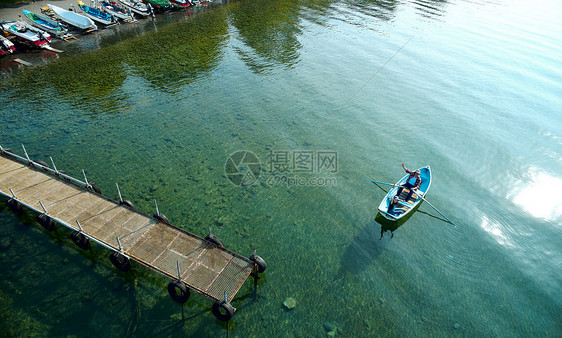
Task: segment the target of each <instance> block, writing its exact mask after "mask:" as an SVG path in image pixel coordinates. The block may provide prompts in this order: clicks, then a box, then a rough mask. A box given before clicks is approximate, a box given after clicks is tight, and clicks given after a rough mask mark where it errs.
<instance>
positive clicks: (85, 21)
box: [47, 4, 98, 31]
mask: <svg viewBox="0 0 562 338" xmlns="http://www.w3.org/2000/svg"><path fill="white" fill-rule="evenodd" d="M47 7H49V9H50V10H52V11H53V13H55V16H56V17H57V18H59V19H61V21H64V22H66V23H67V24H69V25H71V26H74V27H77V28H80V29H83V30H88V31H92V30H96V29H98V26H96V24H95V23H94V22H93V21H92V19H90V18H88V17H86V16H84V15H82V14H78V13H75V12H71V11H67V10H66V9H63V8H60V7H58V6H55V5H51V4H47Z"/></svg>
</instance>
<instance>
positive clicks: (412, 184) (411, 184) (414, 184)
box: [396, 162, 421, 202]
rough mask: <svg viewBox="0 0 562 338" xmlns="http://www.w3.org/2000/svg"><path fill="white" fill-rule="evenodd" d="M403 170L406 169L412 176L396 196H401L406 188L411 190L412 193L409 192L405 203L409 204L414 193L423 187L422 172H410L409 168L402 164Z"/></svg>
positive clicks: (417, 170)
mask: <svg viewBox="0 0 562 338" xmlns="http://www.w3.org/2000/svg"><path fill="white" fill-rule="evenodd" d="M402 168H404V170H405V171H406V172H407V173H408V174H410V176H408V178H407V179H406V183H404V184H403V185H402V186H401V187H400V188H398V192H397V193H396V196H400V194H401V193H402V190H404V188H408V189H410V192H408V196H406V198H405V199H404V201H406V202H407V201H408V200H409V199H410V197H412V194H413V193H414V191H415V190H418V189H419V188H420V185H421V178H420V170H419V169H416V170H408V168H406V166H405V165H404V162H402Z"/></svg>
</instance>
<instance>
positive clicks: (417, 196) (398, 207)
mask: <svg viewBox="0 0 562 338" xmlns="http://www.w3.org/2000/svg"><path fill="white" fill-rule="evenodd" d="M419 171H420V178H421V184H420V187H419V189H418V190H416V191H415V192H413V193H412V195H411V197H410V198H408V199H407V200H406V198H407V197H408V193H409V191H410V190H409V189H408V188H403V189H402V191H401V193H400V196H398V200H395V201H396V202H393V198H394V197H395V196H396V194H397V193H398V190H399V189H400V187H401V186H402V185H404V184H405V183H406V180H407V179H408V177H409V176H410V175H408V174H407V175H405V176H404V177H402V178H401V179H400V180H399V181H398V182H396V184H395V185H394V186H393V187H392V189H390V190H389V191H388V193H387V194H386V196H385V197H384V199H383V200H382V201H381V203H380V205H379V212H380V213H381V215H383V216H384V217H385V218H386V219H389V220H391V221H397V220H399V219H401V218H403V217H405V216H406V215H408V214H409V213H410V212H412V210H414V209H415V208H416V207H417V206H418V204H420V203H421V201H422V200H423V199H422V197H423V196H425V194H427V191H428V190H429V186H430V185H431V168H430V167H429V166H427V167H423V168H420V169H419ZM389 209H390V210H389Z"/></svg>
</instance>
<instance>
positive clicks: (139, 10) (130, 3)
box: [118, 0, 154, 16]
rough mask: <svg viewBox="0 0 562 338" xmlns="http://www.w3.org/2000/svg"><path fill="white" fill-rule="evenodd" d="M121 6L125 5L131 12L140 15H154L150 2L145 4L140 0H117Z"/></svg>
mask: <svg viewBox="0 0 562 338" xmlns="http://www.w3.org/2000/svg"><path fill="white" fill-rule="evenodd" d="M118 1H119V2H120V3H121V4H122V5H123V6H125V7H127V8H128V9H130V10H131V11H133V13H136V14H139V15H142V16H149V15H152V16H154V11H153V10H152V6H150V4H145V3H143V2H141V1H137V0H118Z"/></svg>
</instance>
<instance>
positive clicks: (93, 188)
mask: <svg viewBox="0 0 562 338" xmlns="http://www.w3.org/2000/svg"><path fill="white" fill-rule="evenodd" d="M89 189H90V190H91V191H93V192H95V193H96V194H100V195H101V189H100V187H98V185H97V184H95V183H94V182H92V183H90V188H89Z"/></svg>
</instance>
